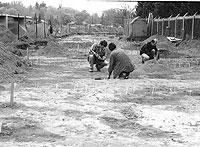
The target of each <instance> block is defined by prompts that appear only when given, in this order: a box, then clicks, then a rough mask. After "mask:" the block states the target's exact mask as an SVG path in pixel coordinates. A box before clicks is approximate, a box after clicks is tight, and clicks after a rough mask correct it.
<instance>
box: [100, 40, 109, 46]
mask: <svg viewBox="0 0 200 147" xmlns="http://www.w3.org/2000/svg"><path fill="white" fill-rule="evenodd" d="M99 44H100V45H101V46H103V47H107V45H108V43H107V41H105V40H102V41H100V43H99Z"/></svg>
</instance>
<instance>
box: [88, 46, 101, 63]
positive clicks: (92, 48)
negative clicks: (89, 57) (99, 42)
mask: <svg viewBox="0 0 200 147" xmlns="http://www.w3.org/2000/svg"><path fill="white" fill-rule="evenodd" d="M95 47H96V44H93V45H92V46H91V49H90V51H91V52H92V53H93V54H94V55H95V56H96V57H97V58H98V59H100V60H103V59H102V58H101V57H100V56H99V55H98V54H97V53H96V52H95Z"/></svg>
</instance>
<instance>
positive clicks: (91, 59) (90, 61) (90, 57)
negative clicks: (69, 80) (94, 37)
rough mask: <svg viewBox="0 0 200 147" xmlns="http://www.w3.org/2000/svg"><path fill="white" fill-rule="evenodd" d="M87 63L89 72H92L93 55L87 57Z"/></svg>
mask: <svg viewBox="0 0 200 147" xmlns="http://www.w3.org/2000/svg"><path fill="white" fill-rule="evenodd" d="M88 62H89V64H90V70H93V68H94V55H89V56H88Z"/></svg>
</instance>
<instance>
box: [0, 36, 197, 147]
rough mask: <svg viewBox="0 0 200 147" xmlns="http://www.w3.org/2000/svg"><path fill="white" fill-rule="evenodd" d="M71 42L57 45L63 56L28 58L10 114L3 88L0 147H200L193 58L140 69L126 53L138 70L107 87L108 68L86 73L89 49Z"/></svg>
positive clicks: (134, 57)
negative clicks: (60, 46)
mask: <svg viewBox="0 0 200 147" xmlns="http://www.w3.org/2000/svg"><path fill="white" fill-rule="evenodd" d="M78 37H80V36H78ZM103 38H104V37H98V38H91V37H87V38H85V41H88V40H90V41H92V42H97V41H98V40H100V39H103ZM106 39H108V38H106ZM72 40H73V41H74V42H75V43H74V44H75V45H74V47H72V48H68V47H67V42H70V43H71V42H72ZM72 40H70V38H67V39H66V38H65V39H62V40H61V41H60V43H61V44H62V45H63V48H64V49H65V56H56V57H53V56H45V55H43V56H42V55H39V54H38V53H33V54H31V56H30V60H31V62H32V67H31V69H30V71H29V73H28V74H26V75H25V76H26V78H25V79H24V80H23V81H21V82H18V83H15V93H14V96H15V98H14V101H15V104H14V106H13V107H12V108H11V107H8V105H9V103H8V102H9V98H10V89H9V88H10V87H9V84H5V83H1V85H0V94H1V95H0V98H1V99H0V122H1V130H0V146H1V147H64V146H66V147H122V146H124V147H165V146H166V147H188V146H192V147H198V146H200V115H199V114H200V72H199V71H200V68H199V62H198V58H195V59H193V58H192V59H191V58H190V59H186V58H184V59H180V58H179V59H174V58H173V59H171V58H168V59H160V60H159V63H154V61H152V62H149V63H145V65H142V64H141V63H140V62H141V61H140V57H139V53H138V50H137V49H133V50H125V52H126V53H127V54H128V55H129V57H130V58H131V59H132V61H133V63H134V64H135V65H136V70H135V71H134V72H133V73H132V74H131V76H130V79H127V80H123V79H109V80H108V79H106V77H107V67H106V68H104V69H103V70H102V71H101V72H93V73H90V72H88V68H89V65H88V63H87V60H86V55H87V52H88V48H87V47H85V48H83V47H80V45H78V44H77V40H78V39H77V40H76V39H72ZM82 40H83V39H82ZM108 41H109V42H111V41H112V42H116V43H118V46H119V47H121V48H123V47H122V46H121V44H122V43H120V42H119V41H118V40H114V39H113V40H112V39H110V40H108ZM136 48H137V47H136ZM152 69H153V70H152ZM97 77H101V78H102V80H95V78H97ZM104 78H105V79H104Z"/></svg>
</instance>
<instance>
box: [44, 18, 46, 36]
mask: <svg viewBox="0 0 200 147" xmlns="http://www.w3.org/2000/svg"><path fill="white" fill-rule="evenodd" d="M44 38H46V25H45V19H44Z"/></svg>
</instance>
